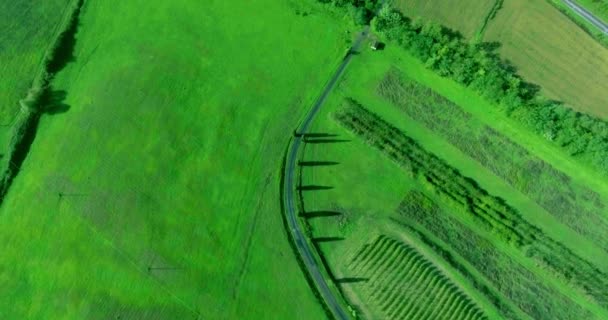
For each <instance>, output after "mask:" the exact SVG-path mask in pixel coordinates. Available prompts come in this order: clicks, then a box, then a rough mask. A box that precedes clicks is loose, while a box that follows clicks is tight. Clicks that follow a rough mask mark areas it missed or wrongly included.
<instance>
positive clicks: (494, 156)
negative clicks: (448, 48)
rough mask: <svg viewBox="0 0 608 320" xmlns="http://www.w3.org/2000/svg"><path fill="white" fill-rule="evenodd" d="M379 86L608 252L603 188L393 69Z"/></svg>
mask: <svg viewBox="0 0 608 320" xmlns="http://www.w3.org/2000/svg"><path fill="white" fill-rule="evenodd" d="M377 92H378V94H379V95H380V96H382V97H384V98H385V99H387V100H388V101H390V102H391V103H392V104H394V105H395V106H397V107H399V108H400V109H401V110H403V111H404V112H405V113H406V114H407V115H408V116H410V117H411V118H413V119H415V120H417V121H419V122H421V123H422V124H424V125H425V126H426V127H427V128H429V129H431V130H433V131H434V132H436V133H437V134H439V135H440V136H442V137H444V138H445V139H446V140H448V141H449V142H450V143H451V144H452V145H454V146H455V147H456V148H458V149H459V150H460V151H462V152H463V153H465V154H467V155H468V156H470V157H471V158H473V159H475V160H477V161H478V162H479V163H481V164H482V165H483V166H484V167H486V168H488V169H489V170H490V171H492V172H493V173H494V174H496V175H497V176H499V177H501V178H503V179H504V180H505V181H506V182H507V183H508V184H509V185H510V186H512V187H513V188H515V189H517V190H519V191H521V192H522V193H524V194H525V195H527V196H528V197H530V199H532V200H534V201H535V202H536V203H538V204H539V205H540V206H541V207H543V208H545V209H546V210H547V212H549V213H550V214H552V215H553V216H554V217H555V218H557V219H558V220H559V221H560V222H562V223H564V224H566V225H568V226H569V227H571V228H572V229H573V230H574V231H576V232H577V233H579V234H581V235H582V236H585V237H588V238H589V239H591V240H592V241H594V242H595V243H596V244H598V245H599V246H600V247H602V248H603V249H604V250H606V251H607V252H608V234H606V232H605V230H607V229H608V223H607V222H606V221H605V219H604V218H603V217H602V215H601V212H603V211H604V210H603V209H604V207H605V205H604V203H602V201H601V199H600V196H599V194H597V193H596V192H594V191H593V190H590V189H589V188H588V187H586V186H584V185H580V184H578V183H576V182H574V181H571V179H570V177H568V176H567V175H566V174H564V173H563V172H561V171H558V170H557V169H555V168H554V167H552V166H551V165H550V164H548V163H546V162H545V161H543V160H542V159H539V158H538V157H535V156H534V155H532V154H530V153H529V152H528V151H527V150H526V149H524V148H522V147H521V146H520V145H518V144H516V143H514V142H513V141H511V140H510V139H509V138H507V137H506V136H504V135H502V134H500V133H499V132H497V131H495V130H493V129H492V128H489V127H488V126H486V125H484V124H482V123H481V122H480V121H478V120H477V119H475V118H473V117H471V116H470V114H468V113H466V112H465V111H463V110H462V109H461V108H460V107H459V106H458V105H456V104H454V103H453V102H451V101H449V100H447V99H446V98H445V97H443V96H441V95H439V94H438V93H436V92H434V91H433V90H431V89H430V88H428V87H425V86H423V85H421V84H419V83H416V82H414V81H413V80H411V79H408V78H406V77H404V76H403V74H402V73H401V72H400V71H398V70H397V69H391V70H390V71H389V72H388V73H387V74H386V76H385V77H384V78H383V79H382V80H381V81H380V83H379V85H378V88H377Z"/></svg>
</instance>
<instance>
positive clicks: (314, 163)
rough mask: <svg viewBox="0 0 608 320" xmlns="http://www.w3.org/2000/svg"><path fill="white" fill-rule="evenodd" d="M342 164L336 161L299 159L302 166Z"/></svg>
mask: <svg viewBox="0 0 608 320" xmlns="http://www.w3.org/2000/svg"><path fill="white" fill-rule="evenodd" d="M338 164H340V162H336V161H298V165H299V166H301V167H322V166H335V165H338Z"/></svg>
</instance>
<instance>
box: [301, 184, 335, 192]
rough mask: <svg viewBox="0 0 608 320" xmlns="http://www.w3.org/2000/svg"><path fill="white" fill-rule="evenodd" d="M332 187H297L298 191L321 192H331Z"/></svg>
mask: <svg viewBox="0 0 608 320" xmlns="http://www.w3.org/2000/svg"><path fill="white" fill-rule="evenodd" d="M333 188H334V187H330V186H319V185H305V186H302V185H301V186H298V190H299V191H322V190H331V189H333Z"/></svg>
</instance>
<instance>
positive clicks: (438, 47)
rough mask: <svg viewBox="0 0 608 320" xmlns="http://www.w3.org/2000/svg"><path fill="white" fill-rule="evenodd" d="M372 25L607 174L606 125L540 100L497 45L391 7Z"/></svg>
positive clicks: (441, 71) (433, 67) (536, 88)
mask: <svg viewBox="0 0 608 320" xmlns="http://www.w3.org/2000/svg"><path fill="white" fill-rule="evenodd" d="M372 26H373V27H374V29H375V30H376V31H377V32H379V33H380V34H382V35H383V36H384V37H386V38H387V39H388V40H391V41H394V42H396V43H398V44H399V45H401V46H403V47H404V48H406V49H407V50H409V51H410V52H412V53H413V54H414V55H415V56H416V57H417V58H419V59H421V60H422V61H424V62H425V64H426V66H427V67H428V68H430V69H432V70H434V71H436V72H437V73H439V74H440V75H442V76H445V77H449V78H452V79H454V80H456V81H458V82H459V83H461V84H463V85H465V86H468V87H471V88H473V89H475V90H477V91H478V92H479V93H480V94H482V95H483V96H484V97H485V98H486V99H488V100H490V101H493V102H495V103H496V104H497V105H499V106H501V110H502V111H503V112H504V113H505V114H506V115H508V116H510V117H512V118H514V119H516V120H518V121H520V122H522V123H523V124H525V125H526V126H527V127H528V128H530V129H531V130H533V131H535V132H536V133H537V134H539V135H542V136H543V137H545V138H547V139H548V140H550V141H552V142H553V143H555V144H557V145H559V146H560V147H562V148H563V149H564V150H565V151H567V152H568V153H569V154H570V155H572V156H581V157H584V158H585V159H586V160H588V161H590V162H591V163H592V164H593V165H594V166H595V167H597V168H598V169H599V170H601V171H602V172H603V173H606V174H608V161H607V160H606V159H608V123H606V122H605V121H602V120H600V119H598V118H593V117H591V116H588V115H585V114H581V113H578V112H575V111H573V110H572V109H569V108H567V107H565V106H563V105H561V104H560V103H558V102H555V101H550V100H546V99H544V98H542V97H541V96H540V95H539V94H538V87H537V86H535V85H533V84H530V83H527V82H525V81H524V80H523V79H522V78H521V77H520V76H518V75H517V73H516V72H515V69H514V68H513V67H512V66H511V65H509V64H508V63H507V62H506V61H503V60H501V58H500V57H499V56H498V54H496V52H495V50H496V45H495V44H493V43H474V44H469V43H468V42H467V41H465V40H464V39H462V37H461V36H460V35H459V34H458V33H455V32H453V31H451V30H449V29H446V28H444V27H441V26H439V25H437V24H435V23H432V22H422V21H411V20H409V19H408V18H406V17H404V16H403V15H402V14H401V13H400V12H398V11H397V10H393V9H390V8H384V9H383V10H381V12H380V13H379V14H378V16H377V17H376V18H375V19H374V21H372Z"/></svg>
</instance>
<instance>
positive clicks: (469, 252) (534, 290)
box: [398, 191, 591, 320]
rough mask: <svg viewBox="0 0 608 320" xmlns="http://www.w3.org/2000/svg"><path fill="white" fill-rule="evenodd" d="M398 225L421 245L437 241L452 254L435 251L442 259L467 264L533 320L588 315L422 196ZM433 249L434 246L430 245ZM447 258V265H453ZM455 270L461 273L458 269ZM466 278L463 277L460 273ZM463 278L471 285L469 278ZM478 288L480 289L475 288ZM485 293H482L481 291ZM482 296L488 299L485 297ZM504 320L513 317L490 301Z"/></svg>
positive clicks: (411, 199)
mask: <svg viewBox="0 0 608 320" xmlns="http://www.w3.org/2000/svg"><path fill="white" fill-rule="evenodd" d="M398 213H399V214H400V217H399V219H398V220H399V221H401V222H402V223H403V224H404V225H412V224H413V225H416V226H418V227H420V228H421V229H422V230H424V231H423V232H415V233H413V234H414V235H416V236H418V237H421V238H422V239H424V240H425V242H432V240H430V238H429V237H428V236H427V235H426V234H431V235H433V236H434V237H437V238H439V240H440V241H442V242H443V243H444V244H445V246H448V247H449V248H450V249H451V252H452V253H449V252H445V250H439V251H437V252H439V253H442V252H443V254H442V255H443V256H446V255H452V254H455V255H459V256H461V257H462V258H463V259H464V260H466V261H467V262H469V263H470V264H471V265H472V266H473V267H474V268H475V269H476V270H477V271H479V272H480V273H481V274H482V275H483V276H484V277H485V278H486V279H487V280H488V281H489V283H491V284H492V285H493V287H494V288H495V290H497V291H498V292H500V293H501V294H503V295H504V296H505V297H506V298H507V299H509V300H510V301H512V302H513V303H514V304H515V305H516V306H517V307H518V308H520V309H521V310H522V311H523V312H525V313H526V314H528V315H529V316H530V317H532V318H534V319H547V320H552V319H586V318H589V317H591V315H590V314H589V313H588V312H587V311H585V310H584V309H582V308H581V307H580V306H579V305H577V304H575V303H573V302H572V301H571V300H570V299H569V298H568V297H565V296H564V295H562V294H561V293H559V292H558V291H557V290H555V289H554V288H553V287H551V286H549V285H547V284H546V283H544V282H543V281H542V280H540V279H539V278H538V277H537V276H536V275H535V274H534V273H532V272H531V271H529V270H527V269H526V267H525V266H523V265H521V264H520V263H519V262H518V261H516V260H515V259H513V258H511V257H510V256H509V255H507V254H505V253H503V252H501V251H499V250H498V249H496V248H495V247H494V245H493V244H492V243H491V242H490V241H488V240H487V239H485V238H483V237H481V236H479V235H478V234H476V233H475V232H473V231H472V230H471V229H470V228H469V227H467V226H466V225H464V224H462V223H461V222H459V221H458V220H457V219H455V218H454V217H451V216H450V214H448V213H447V212H445V211H444V210H442V209H441V208H439V207H438V206H437V205H436V204H435V203H434V202H433V200H431V199H430V198H429V197H427V196H426V195H425V194H423V193H421V192H418V191H412V192H409V193H408V194H407V195H406V196H405V198H404V199H403V201H402V203H401V205H400V206H399V208H398ZM434 246H435V247H437V246H438V244H434ZM453 260H454V259H453V258H450V259H449V260H448V261H453ZM459 269H462V267H460V268H459ZM464 274H465V275H466V273H464ZM467 278H469V279H471V280H472V281H475V279H473V277H472V276H468V277H467ZM477 286H480V285H477ZM484 291H486V290H484ZM485 294H486V296H488V297H489V298H491V296H490V295H489V294H488V293H485ZM491 300H492V301H494V304H495V305H497V306H498V307H499V310H501V312H502V313H503V314H504V315H505V317H506V318H509V319H514V318H516V316H515V315H514V314H513V312H512V311H511V310H510V309H509V306H507V305H504V304H501V303H500V301H499V300H498V298H494V299H491Z"/></svg>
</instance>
